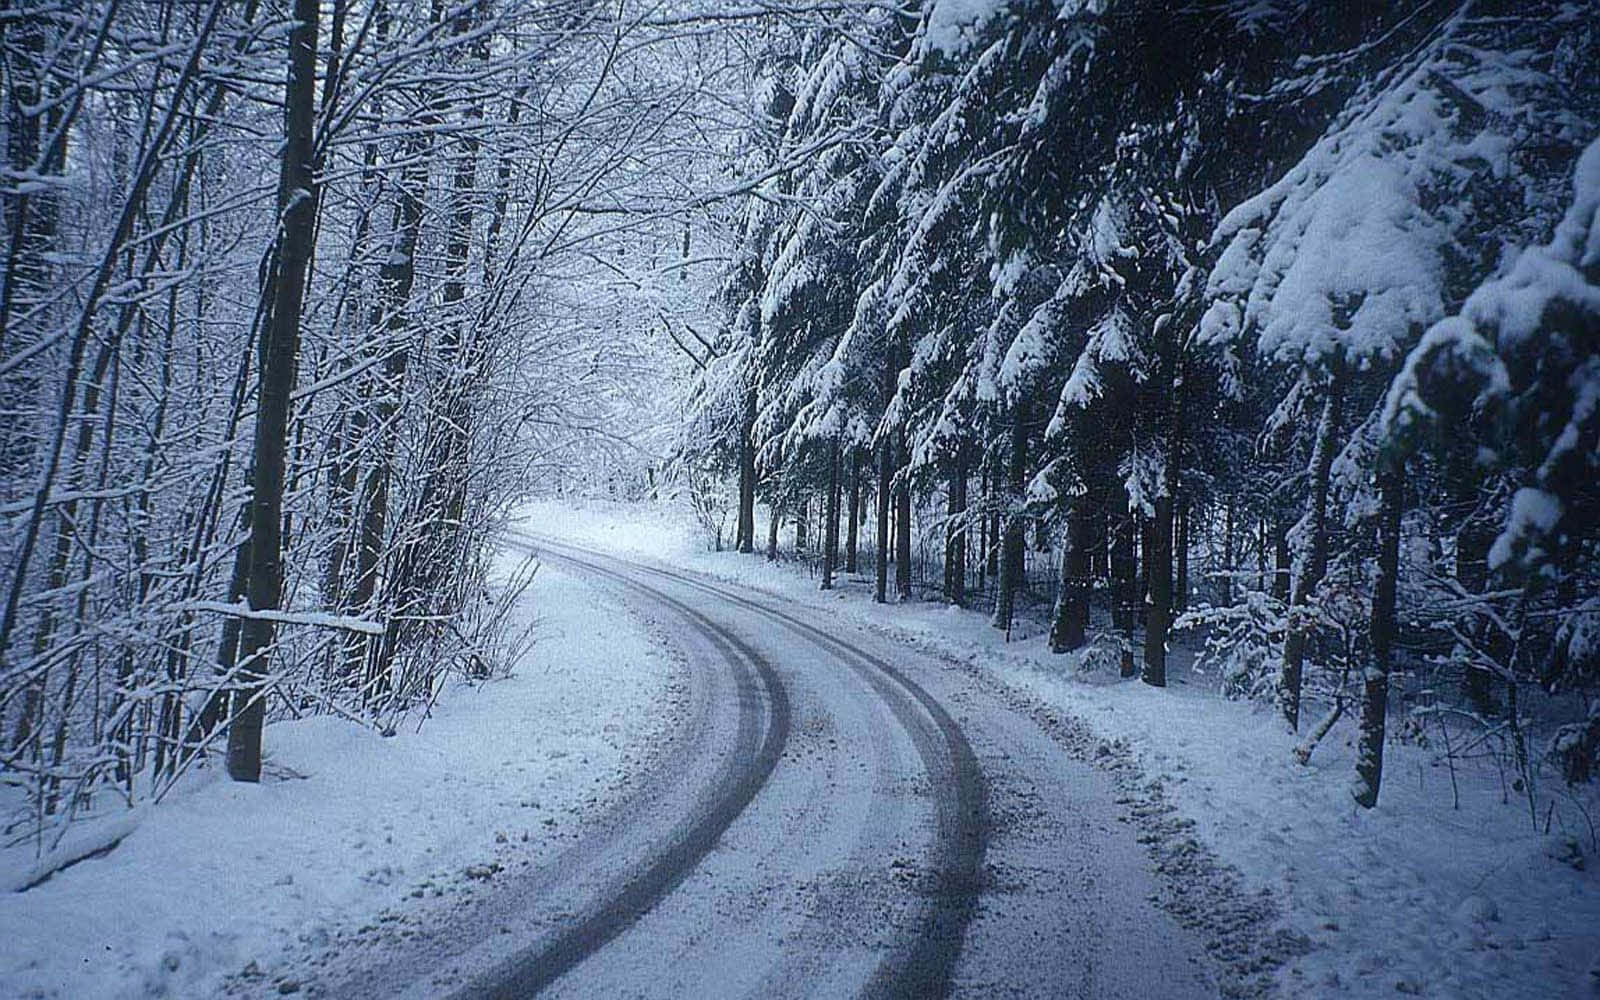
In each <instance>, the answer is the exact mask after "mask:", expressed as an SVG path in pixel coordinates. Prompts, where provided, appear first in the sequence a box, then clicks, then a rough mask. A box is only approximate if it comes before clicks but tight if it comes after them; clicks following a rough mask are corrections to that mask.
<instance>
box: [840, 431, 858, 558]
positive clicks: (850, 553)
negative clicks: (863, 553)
mask: <svg viewBox="0 0 1600 1000" xmlns="http://www.w3.org/2000/svg"><path fill="white" fill-rule="evenodd" d="M860 530H861V452H860V450H859V449H857V448H856V447H854V446H851V448H850V516H849V518H848V533H847V534H846V536H845V543H844V571H845V572H846V573H851V574H854V573H855V572H856V555H857V552H858V549H859V544H858V538H859V533H860Z"/></svg>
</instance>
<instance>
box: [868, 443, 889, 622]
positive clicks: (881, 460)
mask: <svg viewBox="0 0 1600 1000" xmlns="http://www.w3.org/2000/svg"><path fill="white" fill-rule="evenodd" d="M889 452H890V449H889V443H888V442H887V441H884V442H881V443H880V444H879V445H878V492H877V498H878V523H877V542H878V550H877V551H876V552H874V553H873V554H872V561H873V573H874V577H873V583H872V599H873V600H874V601H877V602H878V603H879V604H883V603H886V602H887V601H888V600H889V503H890V495H889V483H890V481H891V479H892V478H893V476H894V470H893V464H894V460H893V458H892V457H891V456H890V453H889Z"/></svg>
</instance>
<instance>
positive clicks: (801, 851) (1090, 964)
mask: <svg viewBox="0 0 1600 1000" xmlns="http://www.w3.org/2000/svg"><path fill="white" fill-rule="evenodd" d="M517 544H519V545H523V546H526V547H529V548H531V549H533V550H536V551H537V552H538V553H539V555H540V557H541V558H544V559H547V560H552V561H555V562H557V563H559V564H562V565H563V567H564V568H565V569H569V570H572V571H575V572H579V573H583V574H585V575H586V577H587V578H589V579H591V580H594V581H596V582H601V583H607V584H609V585H611V586H615V587H617V588H620V589H621V590H622V591H623V592H624V593H625V594H626V595H627V597H628V599H629V602H630V603H631V604H633V605H635V606H636V607H641V608H643V609H644V610H645V611H646V613H647V614H650V615H651V616H652V617H654V618H655V619H656V620H657V621H659V622H660V623H662V624H663V625H665V626H667V627H668V628H669V629H670V632H671V634H672V635H673V636H674V638H675V641H676V642H677V643H678V644H679V645H680V646H681V649H682V652H683V653H684V655H686V656H687V657H688V660H689V668H690V669H689V672H690V676H691V678H692V679H693V682H692V695H691V697H690V699H689V709H688V712H687V718H686V720H685V724H684V725H682V726H680V727H679V728H678V730H677V735H676V736H675V737H674V743H673V745H672V746H670V747H667V748H663V752H662V753H661V754H659V755H658V756H657V757H656V758H655V761H656V763H655V766H654V768H653V770H652V772H651V773H650V774H649V775H647V776H645V777H644V779H643V780H642V781H640V782H639V784H638V788H637V790H636V791H635V792H634V793H633V794H632V795H631V796H630V797H629V798H628V799H627V800H626V801H624V803H623V804H622V805H621V806H619V807H618V808H617V809H615V810H613V811H612V812H610V813H609V814H607V815H605V816H603V817H602V818H600V819H597V820H593V821H591V822H589V823H587V824H586V825H585V826H584V827H583V828H582V829H581V830H580V831H579V833H578V835H577V836H576V838H575V839H574V840H573V842H572V843H571V845H570V846H569V847H567V848H566V849H565V850H564V851H562V852H561V853H559V854H558V855H556V856H555V857H554V858H553V860H551V861H549V862H547V863H545V864H543V865H542V866H539V867H537V868H534V869H531V870H529V871H528V872H527V873H525V874H522V873H519V874H518V875H516V877H505V878H502V879H498V880H496V882H495V883H494V887H493V888H492V890H490V891H488V892H487V893H485V894H484V897H483V898H481V899H480V900H479V901H478V903H477V905H475V906H474V907H473V908H472V909H471V910H470V911H468V912H466V913H463V914H462V915H460V917H459V918H458V919H456V920H454V921H452V922H450V923H447V924H441V925H440V926H436V927H431V928H422V929H420V930H419V932H418V933H417V934H416V935H415V936H410V937H409V939H407V940H402V941H397V942H394V943H393V944H392V945H389V946H385V947H383V948H380V949H377V950H375V951H367V952H364V953H362V954H361V955H360V956H358V957H352V958H351V960H350V961H349V963H348V964H347V963H343V962H341V963H337V964H335V967H340V966H342V967H343V970H344V971H343V974H342V975H337V976H333V977H330V978H328V979H326V980H324V981H323V982H321V983H318V984H317V985H316V987H314V990H315V992H317V993H319V994H322V995H328V996H338V997H356V998H363V997H367V998H378V997H383V998H388V997H394V996H408V997H436V996H452V997H459V998H463V1000H465V998H479V997H494V998H501V997H505V998H522V997H529V996H533V995H535V994H538V995H541V996H552V997H695V998H701V997H736V996H753V997H848V996H872V997H931V996H941V995H950V996H971V997H994V996H1034V997H1082V998H1096V1000H1103V998H1117V997H1127V998H1141V1000H1144V998H1163V997H1172V998H1189V997H1204V996H1214V995H1216V992H1217V990H1216V987H1215V986H1214V985H1213V981H1212V977H1211V976H1210V975H1209V973H1208V971H1207V967H1206V963H1205V960H1204V959H1203V958H1202V957H1201V956H1202V952H1201V949H1200V946H1199V944H1198V943H1197V942H1196V941H1195V940H1193V939H1192V937H1191V936H1190V935H1189V934H1188V933H1186V932H1185V931H1182V930H1180V929H1179V928H1178V927H1177V925H1176V924H1174V923H1173V921H1172V919H1171V918H1170V917H1168V916H1167V915H1166V914H1165V913H1163V912H1162V911H1160V910H1158V909H1157V908H1156V907H1155V906H1154V905H1152V903H1151V902H1149V900H1150V899H1151V898H1152V897H1153V896H1154V895H1155V894H1156V887H1155V884H1154V879H1153V876H1152V874H1151V873H1150V872H1149V871H1148V868H1147V865H1148V861H1147V859H1146V857H1145V855H1144V854H1143V852H1141V851H1140V850H1139V848H1138V846H1137V845H1136V844H1135V843H1134V833H1133V830H1132V829H1131V828H1130V827H1128V826H1127V825H1124V824H1121V823H1118V822H1117V821H1116V810H1117V807H1116V805H1115V804H1114V803H1113V801H1112V799H1113V796H1114V794H1115V793H1114V792H1113V789H1112V785H1111V783H1110V779H1108V778H1107V777H1106V776H1105V775H1103V774H1101V773H1099V772H1097V771H1095V770H1093V769H1092V768H1090V767H1088V766H1086V765H1084V764H1081V763H1077V762H1074V761H1072V760H1070V759H1069V758H1068V757H1067V756H1066V755H1065V754H1064V753H1063V752H1062V750H1061V749H1060V747H1059V746H1057V745H1056V744H1055V743H1053V742H1052V741H1051V740H1050V739H1049V737H1048V736H1047V735H1046V734H1045V733H1044V731H1043V730H1041V729H1040V728H1039V726H1038V725H1037V724H1036V723H1035V722H1033V721H1031V720H1030V719H1028V718H1026V717H1024V716H1022V715H1020V714H1018V713H1017V712H1016V711H1015V710H1013V709H1012V708H1010V707H1008V706H1007V705H1006V704H1004V703H1003V702H1002V701H1001V700H1000V699H999V698H998V697H997V696H995V695H994V694H992V693H990V692H989V691H987V690H986V689H984V688H983V687H981V686H980V685H979V684H978V683H977V682H975V681H974V679H973V678H972V676H971V674H970V673H968V672H963V671H961V670H959V669H957V668H955V667H952V666H950V665H949V664H947V663H945V662H943V661H940V660H938V659H934V658H931V657H929V656H927V655H925V654H921V653H916V652H913V651H911V650H909V649H907V648H905V647H903V646H900V645H898V644H896V643H894V642H892V641H891V640H888V639H886V638H884V637H881V636H878V635H875V634H872V633H869V632H867V631H865V630H862V629H860V628H858V627H855V626H853V625H848V624H844V623H842V622H840V621H837V620H831V619H829V618H827V617H825V616H821V615H819V614H817V613H816V612H814V611H806V610H801V609H797V608H790V607H786V606H784V605H783V603H782V602H780V601H778V600H775V599H773V598H770V597H765V596H751V595H749V594H747V593H744V592H742V591H740V590H738V589H736V588H733V587H729V586H727V585H725V584H720V583H716V582H713V581H710V580H709V579H706V578H704V577H700V576H698V575H692V574H687V573H679V572H674V571H672V570H669V569H664V568H656V567H649V566H644V565H639V564H634V563H630V562H624V561H621V560H618V559H616V558H613V557H610V556H605V555H601V554H599V553H595V552H591V551H588V550H584V549H578V548H573V547H570V546H567V545H563V544H560V543H557V542H555V541H552V540H547V539H536V538H531V537H525V538H521V539H519V540H518V541H517Z"/></svg>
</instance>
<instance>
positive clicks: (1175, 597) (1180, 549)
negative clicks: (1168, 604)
mask: <svg viewBox="0 0 1600 1000" xmlns="http://www.w3.org/2000/svg"><path fill="white" fill-rule="evenodd" d="M1189 515H1190V510H1189V500H1188V498H1187V497H1184V498H1183V499H1182V500H1180V501H1179V503H1178V506H1177V513H1176V514H1175V515H1174V525H1175V533H1176V539H1177V540H1176V541H1175V542H1173V549H1174V553H1175V557H1174V561H1175V562H1176V563H1177V582H1176V583H1175V584H1174V585H1173V588H1172V607H1173V610H1174V611H1182V610H1184V609H1185V608H1187V607H1188V606H1189Z"/></svg>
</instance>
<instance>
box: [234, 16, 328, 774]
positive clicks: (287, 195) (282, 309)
mask: <svg viewBox="0 0 1600 1000" xmlns="http://www.w3.org/2000/svg"><path fill="white" fill-rule="evenodd" d="M320 6H321V5H320V4H319V3H318V0H295V4H294V17H295V24H294V27H293V28H292V29H291V30H290V32H289V74H288V82H287V84H286V85H285V87H284V138H285V143H284V151H283V163H282V167H281V170H280V172H279V174H278V210H279V216H280V219H281V222H280V228H279V235H278V254H277V265H276V267H275V268H274V269H273V271H272V275H271V278H272V295H271V301H272V311H271V320H270V322H269V323H268V325H267V328H266V331H265V335H264V336H263V337H262V341H261V347H260V364H261V375H260V389H259V400H258V403H257V406H256V429H255V461H254V469H255V475H254V488H253V491H252V498H251V504H250V577H249V586H248V588H247V589H248V592H249V599H250V607H251V608H252V609H254V610H258V611H259V610H268V609H273V608H276V607H278V602H279V600H280V599H281V597H282V591H283V553H282V551H281V550H280V548H279V544H278V542H279V537H278V532H279V529H280V526H281V525H282V523H283V484H284V470H285V464H286V453H287V449H288V429H289V426H288V421H289V404H290V399H289V397H290V393H291V392H292V391H293V389H294V381H295V356H296V355H297V354H298V353H299V349H300V309H301V306H302V304H303V302H304V298H305V285H306V269H307V268H306V265H307V263H308V262H309V260H310V258H311V247H312V240H313V239H314V237H315V232H316V197H315V184H316V180H315V177H314V176H313V171H312V156H313V150H312V131H313V129H314V128H315V126H316V104H315V90H316V71H317V17H318V14H319V12H320ZM272 640H273V623H272V622H271V621H270V620H268V619H265V618H249V619H246V620H245V622H244V624H243V626H242V628H241V635H240V644H239V652H240V671H239V672H240V676H241V681H242V683H241V684H240V686H239V688H238V689H237V691H236V692H235V694H234V698H235V703H234V719H233V724H232V725H231V726H229V728H228V776H229V777H231V778H233V780H235V781H259V780H260V778H261V729H262V724H263V722H264V721H265V717H266V703H265V701H264V696H265V692H264V690H263V689H262V686H261V685H262V681H263V679H264V678H265V676H266V673H267V671H266V663H265V657H266V655H267V653H268V651H269V649H270V647H271V645H272Z"/></svg>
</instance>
